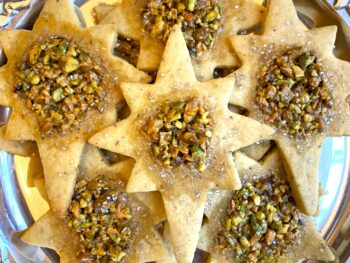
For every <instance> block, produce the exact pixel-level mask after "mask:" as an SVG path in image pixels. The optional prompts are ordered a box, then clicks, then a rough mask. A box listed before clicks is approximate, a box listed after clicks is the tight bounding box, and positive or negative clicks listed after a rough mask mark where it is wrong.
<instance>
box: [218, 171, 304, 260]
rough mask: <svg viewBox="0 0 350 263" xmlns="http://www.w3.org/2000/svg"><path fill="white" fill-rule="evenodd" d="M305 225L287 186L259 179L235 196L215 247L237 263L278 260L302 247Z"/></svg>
mask: <svg viewBox="0 0 350 263" xmlns="http://www.w3.org/2000/svg"><path fill="white" fill-rule="evenodd" d="M301 225H302V220H301V217H300V216H299V212H298V210H297V208H296V207H295V204H294V201H293V198H292V196H291V193H290V189H289V186H288V184H287V182H286V181H284V180H282V179H280V178H278V177H277V176H275V175H274V176H273V177H270V178H267V179H260V180H258V179H256V180H254V181H253V182H252V183H246V184H245V185H244V187H243V188H242V189H241V190H239V191H236V192H235V193H234V195H233V197H232V200H231V203H230V205H229V208H228V209H227V213H226V220H225V222H224V223H223V226H222V230H221V231H219V233H218V235H217V238H216V240H215V241H216V245H215V247H216V248H218V249H220V250H223V251H229V253H230V254H229V255H230V256H232V257H233V259H234V260H235V261H236V262H237V261H238V262H257V261H259V262H261V261H263V260H267V259H269V260H271V259H275V260H276V259H277V258H283V257H284V256H285V253H286V252H287V250H288V249H289V248H292V247H293V246H295V245H296V244H298V242H299V239H300V228H301V227H302V226H301ZM270 257H271V258H270ZM269 260H267V261H266V262H275V261H269ZM263 262H265V261H263Z"/></svg>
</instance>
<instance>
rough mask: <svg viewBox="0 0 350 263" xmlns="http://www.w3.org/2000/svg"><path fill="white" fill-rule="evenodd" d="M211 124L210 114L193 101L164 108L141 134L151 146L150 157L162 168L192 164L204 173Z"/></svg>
mask: <svg viewBox="0 0 350 263" xmlns="http://www.w3.org/2000/svg"><path fill="white" fill-rule="evenodd" d="M211 123H212V117H211V116H210V113H209V111H208V110H207V109H206V108H205V106H204V105H203V104H202V103H201V101H200V100H199V99H197V98H192V99H189V100H187V101H176V102H173V103H170V104H166V105H164V106H163V107H162V109H161V111H160V112H159V114H158V115H157V116H155V117H154V118H151V119H150V120H149V121H148V122H147V124H146V125H145V126H144V130H143V131H144V134H145V136H146V138H147V139H148V140H149V141H150V142H151V145H152V151H153V155H154V156H155V157H156V158H158V159H159V160H161V161H162V162H163V164H164V165H166V166H170V167H175V166H180V165H182V164H184V163H188V164H190V163H192V164H194V165H196V166H197V169H198V170H199V171H200V172H203V171H204V170H205V169H206V166H207V165H206V157H207V151H208V148H209V144H210V139H211V137H212V124H211Z"/></svg>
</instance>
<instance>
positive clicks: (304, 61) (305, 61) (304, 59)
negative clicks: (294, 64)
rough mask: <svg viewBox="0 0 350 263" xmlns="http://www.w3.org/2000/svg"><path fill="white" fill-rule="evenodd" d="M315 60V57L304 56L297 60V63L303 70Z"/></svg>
mask: <svg viewBox="0 0 350 263" xmlns="http://www.w3.org/2000/svg"><path fill="white" fill-rule="evenodd" d="M315 58H316V57H315V56H312V55H307V54H304V55H302V56H300V57H299V58H298V62H299V64H300V66H301V67H302V68H304V69H305V68H307V67H308V66H309V65H310V64H312V63H313V62H314V60H315Z"/></svg>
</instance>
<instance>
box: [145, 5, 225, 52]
mask: <svg viewBox="0 0 350 263" xmlns="http://www.w3.org/2000/svg"><path fill="white" fill-rule="evenodd" d="M142 20H143V23H144V26H145V29H146V30H147V31H148V32H149V33H150V34H151V36H152V37H154V38H158V39H160V40H163V41H166V39H167V38H168V36H169V34H170V30H171V28H172V27H173V26H174V25H175V24H181V26H182V31H183V33H184V37H185V40H186V43H187V47H188V49H189V51H190V53H191V55H192V56H200V55H202V53H203V52H205V51H206V50H207V49H208V48H210V47H211V46H212V43H213V40H214V38H215V36H216V35H217V33H218V32H219V31H221V30H222V28H223V18H222V9H221V5H220V0H176V1H174V0H170V1H169V0H148V4H147V6H146V8H145V10H144V11H143V13H142Z"/></svg>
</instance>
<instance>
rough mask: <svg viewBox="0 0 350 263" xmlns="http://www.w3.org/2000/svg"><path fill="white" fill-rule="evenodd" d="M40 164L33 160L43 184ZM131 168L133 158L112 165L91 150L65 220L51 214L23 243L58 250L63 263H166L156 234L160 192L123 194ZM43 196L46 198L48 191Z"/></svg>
mask: <svg viewBox="0 0 350 263" xmlns="http://www.w3.org/2000/svg"><path fill="white" fill-rule="evenodd" d="M38 160H40V159H33V162H32V165H31V169H30V170H31V172H38V174H39V175H36V178H37V180H38V181H39V180H44V177H43V176H40V162H38ZM92 163H93V164H94V165H91V164H92ZM132 166H133V161H132V160H130V159H129V160H123V161H120V162H117V163H115V164H113V165H109V164H107V163H106V161H105V159H104V158H103V157H102V156H101V154H100V152H99V150H98V149H97V148H95V147H92V146H89V145H87V146H86V149H85V151H84V155H83V160H82V163H81V167H80V171H79V174H80V175H79V181H78V182H77V184H76V187H75V192H74V195H73V197H72V202H71V204H70V209H69V212H68V213H67V215H66V217H65V218H64V219H62V218H59V217H58V216H57V215H55V214H54V213H52V211H49V212H47V213H46V214H44V215H43V216H42V217H41V218H40V219H39V220H38V221H37V222H36V223H34V225H33V226H31V227H30V228H29V229H28V230H27V231H26V232H25V233H24V234H23V236H22V239H23V240H24V241H25V242H27V243H30V244H33V245H38V246H43V247H49V248H52V249H55V250H56V251H57V252H58V253H59V255H60V257H61V262H81V261H102V262H103V261H104V260H107V261H109V260H112V261H115V262H120V261H122V260H123V262H148V261H155V260H160V259H162V258H163V257H164V256H165V255H166V250H165V247H164V245H163V242H162V240H161V237H160V235H159V234H158V233H157V232H156V231H155V229H154V227H155V226H156V225H157V224H158V223H160V222H161V221H163V220H165V212H164V209H162V207H163V204H162V199H161V196H160V194H159V193H134V194H126V193H125V192H124V190H123V189H124V186H125V182H127V179H128V177H129V176H130V171H131V169H132ZM40 177H41V179H40ZM37 185H42V184H37ZM41 193H42V194H43V195H44V196H45V195H46V194H45V189H41Z"/></svg>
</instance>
